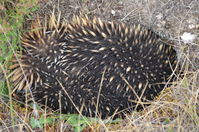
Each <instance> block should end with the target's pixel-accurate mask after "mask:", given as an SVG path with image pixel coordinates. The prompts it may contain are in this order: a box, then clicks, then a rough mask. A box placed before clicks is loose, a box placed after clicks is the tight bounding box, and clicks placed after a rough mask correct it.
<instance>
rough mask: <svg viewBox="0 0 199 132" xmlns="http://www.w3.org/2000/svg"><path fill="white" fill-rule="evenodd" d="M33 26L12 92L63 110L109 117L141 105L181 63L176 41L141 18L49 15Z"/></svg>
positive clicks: (25, 39) (15, 68) (25, 37)
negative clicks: (65, 18)
mask: <svg viewBox="0 0 199 132" xmlns="http://www.w3.org/2000/svg"><path fill="white" fill-rule="evenodd" d="M31 29H32V31H30V32H26V33H24V35H23V36H22V39H21V42H22V47H23V50H22V52H21V53H20V54H19V56H18V57H17V59H15V61H14V62H15V63H14V64H13V66H12V67H11V69H12V70H13V72H12V73H11V76H12V77H11V80H12V82H13V83H14V90H13V92H14V93H16V94H19V93H22V96H24V97H25V96H26V95H27V97H26V98H27V99H34V100H35V101H36V102H38V103H40V104H44V105H46V106H48V107H50V108H52V109H53V110H60V111H61V112H63V113H79V112H80V113H81V114H82V115H85V116H91V117H94V116H96V115H98V116H101V118H106V117H108V116H111V115H114V114H116V115H120V114H122V113H125V112H129V111H132V110H134V109H140V108H142V107H143V106H144V105H143V104H142V103H141V102H142V101H143V102H147V101H150V100H153V99H154V97H155V96H156V95H158V93H160V91H161V90H162V89H163V88H164V87H165V85H166V83H168V82H169V81H171V80H172V78H173V77H171V76H172V73H173V71H174V69H175V67H176V65H177V55H176V51H175V50H174V48H173V46H172V45H169V44H167V43H166V42H165V41H164V40H163V39H161V37H160V36H158V35H157V34H156V33H154V32H153V31H151V30H149V29H147V28H145V27H142V26H140V25H139V24H134V25H131V26H128V25H125V24H124V23H117V22H106V21H102V20H100V19H98V18H92V19H91V18H88V17H86V16H85V17H79V16H75V17H74V18H73V19H72V20H71V21H70V22H68V23H65V24H64V22H61V21H60V20H59V19H58V20H56V18H55V16H51V18H50V19H49V21H48V22H47V23H45V24H41V22H40V21H39V19H38V20H36V22H34V23H33V24H32V26H31ZM19 95H20V94H19ZM32 97H33V98H32Z"/></svg>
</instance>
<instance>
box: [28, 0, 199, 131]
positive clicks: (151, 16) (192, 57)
mask: <svg viewBox="0 0 199 132" xmlns="http://www.w3.org/2000/svg"><path fill="white" fill-rule="evenodd" d="M53 9H54V10H55V12H56V14H57V13H58V12H61V18H62V19H64V20H66V21H67V20H69V19H70V18H71V17H72V15H73V14H79V13H82V14H87V15H88V16H90V17H92V16H97V17H100V18H102V19H103V20H108V21H111V20H115V21H118V22H125V23H127V24H128V25H131V24H133V23H141V24H142V25H144V26H146V27H148V28H149V29H151V30H153V31H155V32H157V33H158V34H160V35H161V36H164V37H166V38H167V39H169V40H172V41H173V43H174V45H175V48H176V50H177V51H178V58H179V62H180V64H181V65H185V63H186V64H187V63H188V65H187V67H186V70H187V71H188V72H189V73H194V75H195V76H194V79H195V80H194V79H193V81H192V80H191V81H190V84H191V85H190V89H186V87H183V86H182V85H180V86H178V87H174V89H173V92H172V93H169V94H170V95H169V96H172V97H174V98H175V99H176V100H177V101H178V103H179V102H180V104H183V105H184V104H185V102H186V101H184V100H185V98H188V99H190V100H191V99H192V98H195V99H194V101H196V103H194V102H191V103H193V104H194V105H197V106H196V113H197V115H196V116H199V104H198V103H197V102H199V96H198V92H199V74H198V73H199V38H198V36H199V0H43V1H41V2H40V8H39V10H38V11H36V12H34V14H32V16H34V17H33V18H32V19H34V18H35V17H36V14H39V16H40V17H43V16H45V15H50V14H51V13H52V11H53ZM28 21H29V20H28ZM185 32H187V33H191V34H193V35H195V36H197V37H196V38H195V40H193V41H192V42H190V43H185V42H184V41H183V40H182V35H183V34H184V33H185ZM192 83H194V86H193V85H192ZM193 94H194V95H193ZM152 107H153V106H152ZM165 107H168V105H167V106H165ZM163 108H164V107H163ZM171 109H172V112H171V113H175V114H174V115H176V114H177V115H178V114H179V112H175V110H173V109H176V111H177V110H179V109H178V107H172V108H171ZM182 111H184V110H182ZM168 114H169V112H168V111H167V115H168ZM162 115H163V117H164V114H162ZM152 116H153V115H150V116H149V115H147V116H142V117H140V113H139V114H137V113H136V114H135V115H134V116H132V117H133V118H134V119H131V124H130V125H129V124H128V125H126V124H125V123H124V122H128V121H129V120H127V121H124V122H123V123H121V124H120V126H119V127H118V126H117V127H116V128H112V129H113V131H140V132H141V131H147V132H148V131H150V132H155V131H157V132H159V131H167V132H173V131H184V132H188V131H194V132H197V131H198V130H199V127H198V124H195V123H194V121H193V120H192V119H191V118H190V117H189V116H188V115H186V114H184V115H181V116H174V117H173V116H172V117H170V119H171V118H176V117H178V118H176V119H175V120H172V119H171V120H172V121H171V124H172V125H173V127H172V130H173V131H170V126H169V125H168V124H167V125H165V124H158V123H157V122H159V121H156V119H154V116H153V117H152ZM144 117H146V118H144ZM163 117H162V118H163ZM162 118H161V119H162ZM158 119H160V118H158ZM161 119H160V120H161ZM149 120H150V122H149ZM179 122H180V123H179ZM178 123H179V124H180V125H179V126H178ZM198 123H199V122H198ZM162 125H163V126H164V127H163V126H162ZM197 127H198V128H197ZM107 129H108V127H107ZM107 129H100V131H106V130H107ZM110 130H111V128H110Z"/></svg>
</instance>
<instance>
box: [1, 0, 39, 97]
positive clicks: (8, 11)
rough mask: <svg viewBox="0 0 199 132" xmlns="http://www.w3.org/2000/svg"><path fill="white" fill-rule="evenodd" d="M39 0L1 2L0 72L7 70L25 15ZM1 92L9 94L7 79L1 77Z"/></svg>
mask: <svg viewBox="0 0 199 132" xmlns="http://www.w3.org/2000/svg"><path fill="white" fill-rule="evenodd" d="M37 3H38V0H31V1H29V0H16V1H15V0H3V1H1V2H0V7H1V8H0V18H1V19H0V65H1V68H0V74H2V72H3V70H4V71H7V70H8V69H7V67H8V66H9V65H10V60H11V58H12V56H13V53H14V52H15V51H16V49H18V48H20V46H19V45H18V43H19V40H20V35H21V32H22V27H23V23H24V21H25V19H24V18H25V16H28V15H29V14H30V13H31V12H34V11H35V10H36V9H37V6H36V5H37ZM0 81H1V82H2V83H1V85H0V94H8V90H7V87H6V83H5V79H4V78H1V80H0Z"/></svg>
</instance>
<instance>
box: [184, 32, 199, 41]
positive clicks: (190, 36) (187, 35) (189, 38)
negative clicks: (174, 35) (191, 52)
mask: <svg viewBox="0 0 199 132" xmlns="http://www.w3.org/2000/svg"><path fill="white" fill-rule="evenodd" d="M196 37H197V35H195V34H191V33H188V32H184V33H183V35H182V36H181V39H182V41H183V42H184V43H192V42H193V41H194V40H195V39H196Z"/></svg>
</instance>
